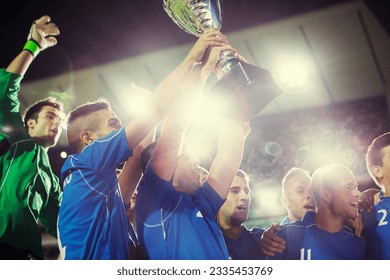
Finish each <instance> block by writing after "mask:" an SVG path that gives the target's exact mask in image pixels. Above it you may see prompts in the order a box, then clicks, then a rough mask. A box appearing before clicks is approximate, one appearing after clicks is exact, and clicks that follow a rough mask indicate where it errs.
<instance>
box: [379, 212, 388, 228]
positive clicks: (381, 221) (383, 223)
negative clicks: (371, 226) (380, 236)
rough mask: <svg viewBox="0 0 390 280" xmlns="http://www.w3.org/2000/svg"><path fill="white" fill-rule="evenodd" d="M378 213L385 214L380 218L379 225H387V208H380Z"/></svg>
mask: <svg viewBox="0 0 390 280" xmlns="http://www.w3.org/2000/svg"><path fill="white" fill-rule="evenodd" d="M378 213H381V214H383V216H382V218H381V219H380V220H379V223H378V227H380V226H385V225H387V221H385V219H386V217H387V211H386V209H380V210H378Z"/></svg>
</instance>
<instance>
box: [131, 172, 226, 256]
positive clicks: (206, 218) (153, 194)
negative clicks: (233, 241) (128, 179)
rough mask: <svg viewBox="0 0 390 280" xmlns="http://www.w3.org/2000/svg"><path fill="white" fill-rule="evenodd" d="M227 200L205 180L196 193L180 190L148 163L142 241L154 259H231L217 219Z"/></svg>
mask: <svg viewBox="0 0 390 280" xmlns="http://www.w3.org/2000/svg"><path fill="white" fill-rule="evenodd" d="M224 201H225V200H224V199H222V198H220V196H219V195H218V194H217V192H215V190H214V189H213V188H212V187H211V186H209V185H208V184H207V183H205V185H204V186H202V187H200V188H199V189H198V190H197V191H196V193H195V194H194V195H189V194H187V193H184V192H179V191H176V190H175V188H174V187H173V186H172V182H168V181H164V180H162V179H161V178H159V177H158V176H157V175H156V174H155V173H154V171H153V169H152V168H151V167H150V166H148V168H147V170H146V172H145V174H144V176H143V178H142V180H141V182H140V185H139V187H138V194H137V203H136V206H135V207H136V211H135V212H136V216H137V233H138V238H139V243H140V245H141V247H142V248H143V250H145V252H146V254H147V255H148V257H149V258H150V259H154V260H156V259H177V260H191V259H192V260H202V259H225V260H226V259H228V258H229V255H228V251H227V248H226V245H225V242H224V240H223V236H222V233H221V231H220V230H219V228H218V225H217V223H216V220H215V216H216V214H217V213H218V211H219V209H220V207H221V206H222V204H223V203H224Z"/></svg>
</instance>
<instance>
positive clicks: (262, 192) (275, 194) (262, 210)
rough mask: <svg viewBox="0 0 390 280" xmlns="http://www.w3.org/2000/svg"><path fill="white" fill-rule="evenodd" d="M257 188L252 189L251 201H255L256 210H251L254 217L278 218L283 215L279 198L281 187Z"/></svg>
mask: <svg viewBox="0 0 390 280" xmlns="http://www.w3.org/2000/svg"><path fill="white" fill-rule="evenodd" d="M259 186H260V187H259V188H252V194H251V197H252V201H254V200H255V201H256V205H257V208H256V209H253V212H254V214H255V215H256V216H259V217H264V216H279V215H282V214H283V213H285V209H284V208H283V206H282V204H281V202H280V197H281V187H278V186H267V185H266V184H264V183H261V184H259Z"/></svg>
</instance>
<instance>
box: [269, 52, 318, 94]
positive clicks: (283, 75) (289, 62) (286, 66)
mask: <svg viewBox="0 0 390 280" xmlns="http://www.w3.org/2000/svg"><path fill="white" fill-rule="evenodd" d="M310 69H311V65H310V63H308V61H307V60H306V59H303V58H299V57H283V58H281V59H280V62H279V67H277V69H276V77H277V79H278V80H279V81H280V82H281V83H282V84H285V85H286V86H287V87H289V88H295V87H303V86H305V85H306V84H307V82H308V79H309V76H310Z"/></svg>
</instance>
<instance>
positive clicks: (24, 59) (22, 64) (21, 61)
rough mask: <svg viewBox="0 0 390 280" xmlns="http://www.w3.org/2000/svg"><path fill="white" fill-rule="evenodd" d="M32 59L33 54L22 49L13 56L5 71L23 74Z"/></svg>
mask: <svg viewBox="0 0 390 280" xmlns="http://www.w3.org/2000/svg"><path fill="white" fill-rule="evenodd" d="M33 60H34V57H33V55H32V54H31V53H29V52H28V51H26V50H23V51H21V52H20V53H19V55H18V56H17V57H15V58H14V60H12V62H11V63H10V64H9V65H8V67H7V69H6V71H7V72H10V73H14V74H18V75H21V76H24V74H25V73H26V72H27V70H28V68H29V66H30V65H31V63H32V61H33Z"/></svg>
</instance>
